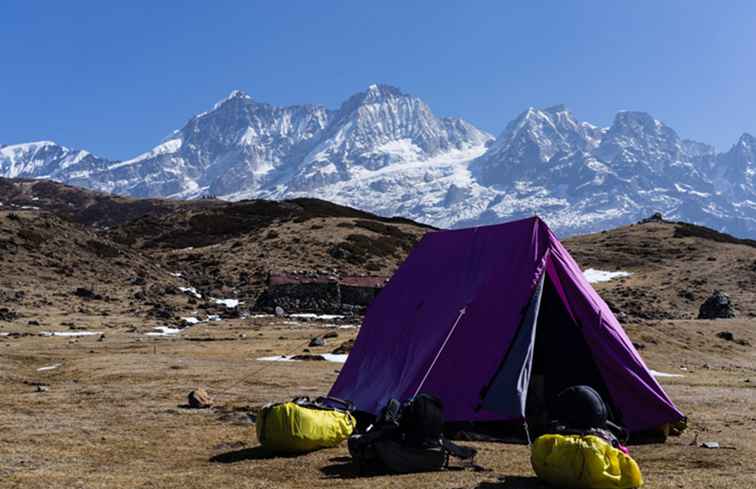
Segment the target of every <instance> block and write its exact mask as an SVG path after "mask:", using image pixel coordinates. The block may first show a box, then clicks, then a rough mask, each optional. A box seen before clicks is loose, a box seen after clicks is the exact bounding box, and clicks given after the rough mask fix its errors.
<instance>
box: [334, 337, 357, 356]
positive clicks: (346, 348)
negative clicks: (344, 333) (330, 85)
mask: <svg viewBox="0 0 756 489" xmlns="http://www.w3.org/2000/svg"><path fill="white" fill-rule="evenodd" d="M352 347H354V340H347V341H345V342H344V343H342V344H341V345H339V347H338V348H336V349H335V350H333V351H332V352H331V353H333V354H334V355H346V354H348V353H349V352H351V351H352Z"/></svg>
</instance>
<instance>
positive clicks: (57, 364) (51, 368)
mask: <svg viewBox="0 0 756 489" xmlns="http://www.w3.org/2000/svg"><path fill="white" fill-rule="evenodd" d="M62 366H63V364H62V363H56V364H55V365H49V366H47V367H39V368H38V369H37V372H46V371H48V370H55V369H56V368H60V367H62Z"/></svg>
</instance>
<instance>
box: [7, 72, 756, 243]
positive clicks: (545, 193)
mask: <svg viewBox="0 0 756 489" xmlns="http://www.w3.org/2000/svg"><path fill="white" fill-rule="evenodd" d="M754 175H756V138H754V137H753V136H752V135H750V134H743V135H742V136H741V137H740V139H739V140H738V141H737V142H736V143H735V144H734V145H733V146H732V148H731V149H729V150H728V151H726V152H724V153H718V152H716V151H715V149H714V148H713V147H712V146H709V145H707V144H704V143H700V142H696V141H691V140H687V139H684V138H682V137H680V136H679V135H678V134H677V133H676V132H675V131H674V130H673V129H672V128H670V127H668V126H666V125H665V124H664V123H662V122H660V121H659V120H656V119H655V118H654V117H653V116H651V115H649V114H647V113H644V112H632V111H623V112H620V113H618V114H617V115H616V116H615V118H614V121H613V122H612V124H611V126H609V127H598V126H596V125H593V124H590V123H588V122H585V121H579V120H578V119H576V117H575V116H574V115H573V114H572V112H570V110H569V109H568V108H567V107H565V106H563V105H556V106H553V107H547V108H533V107H531V108H528V109H527V110H525V111H524V112H522V113H521V114H519V115H518V116H517V117H516V118H515V119H514V120H512V121H511V122H509V123H508V124H507V125H506V127H505V129H504V131H503V132H502V133H501V134H499V135H498V137H494V136H492V135H490V134H488V133H486V132H485V131H482V130H480V129H478V128H476V127H475V126H473V125H472V124H470V123H469V122H466V121H464V120H462V119H459V118H448V117H439V116H436V115H434V114H433V112H432V111H431V109H430V107H428V105H427V104H426V103H425V102H423V101H422V100H421V99H420V98H418V97H416V96H413V95H410V94H406V93H404V92H402V91H401V90H399V89H397V88H394V87H391V86H387V85H371V86H370V87H368V88H367V90H365V91H363V92H360V93H357V94H355V95H353V96H351V97H349V98H348V99H347V100H346V101H345V102H344V103H342V104H341V106H340V107H339V108H338V109H335V110H333V109H329V108H327V107H324V106H321V105H296V106H290V107H276V106H273V105H270V104H266V103H262V102H258V101H256V100H254V99H253V98H251V97H250V96H249V95H246V94H245V93H243V92H241V91H234V92H232V93H231V94H230V95H229V96H228V97H226V98H225V99H223V100H222V101H220V102H218V103H217V104H215V106H214V107H213V108H212V109H211V110H209V111H207V112H203V113H201V114H198V115H196V116H194V117H192V118H191V119H190V120H189V121H188V122H187V123H186V124H185V125H184V127H183V128H181V129H180V130H177V131H175V132H174V133H173V134H171V135H169V136H168V137H167V138H165V139H164V140H163V141H162V142H161V143H160V144H159V145H157V146H156V147H154V148H152V149H151V150H150V151H147V152H145V153H143V154H141V155H138V156H136V157H134V158H131V159H129V160H125V161H116V160H110V159H107V158H103V157H99V156H95V155H93V154H92V153H90V152H88V151H84V150H78V149H70V148H67V147H65V146H61V145H59V144H56V143H54V142H50V141H40V142H32V143H25V144H12V145H3V146H0V176H3V177H7V178H38V179H51V180H56V181H61V182H64V183H67V184H71V185H76V186H81V187H86V188H91V189H95V190H100V191H106V192H111V193H115V194H122V195H129V196H134V197H170V198H179V199H192V198H198V197H203V196H208V195H212V196H217V197H220V198H223V199H227V200H242V199H257V198H264V199H288V198H296V197H317V198H320V199H325V200H330V201H333V202H337V203H340V204H344V205H349V206H352V207H356V208H359V209H363V210H367V211H370V212H374V213H377V214H381V215H397V216H404V217H407V218H410V219H414V220H417V221H420V222H424V223H428V224H431V225H435V226H439V227H463V226H471V225H481V224H491V223H495V222H501V221H506V220H511V219H515V218H519V217H524V216H528V215H532V214H538V215H540V216H542V217H543V218H544V219H545V220H546V221H547V222H548V223H549V225H550V226H551V227H552V228H554V229H555V230H556V231H557V232H558V233H560V234H561V235H570V234H576V233H583V232H589V231H596V230H601V229H606V228H609V227H614V226H617V225H621V224H625V223H628V222H633V221H637V220H638V219H640V218H642V217H647V216H648V215H650V214H652V213H654V212H661V213H662V214H663V215H664V217H665V218H667V219H673V220H685V221H689V222H694V223H698V224H703V225H706V226H709V227H713V228H716V229H718V230H720V231H726V232H728V233H732V234H737V235H741V236H750V237H754V236H756V181H755V180H754Z"/></svg>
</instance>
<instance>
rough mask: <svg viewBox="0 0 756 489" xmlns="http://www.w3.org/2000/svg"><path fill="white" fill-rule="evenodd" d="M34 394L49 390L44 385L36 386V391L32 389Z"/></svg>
mask: <svg viewBox="0 0 756 489" xmlns="http://www.w3.org/2000/svg"><path fill="white" fill-rule="evenodd" d="M34 390H35V391H36V392H47V391H49V390H50V388H49V387H48V386H46V385H38V386H37V387H36V389H34Z"/></svg>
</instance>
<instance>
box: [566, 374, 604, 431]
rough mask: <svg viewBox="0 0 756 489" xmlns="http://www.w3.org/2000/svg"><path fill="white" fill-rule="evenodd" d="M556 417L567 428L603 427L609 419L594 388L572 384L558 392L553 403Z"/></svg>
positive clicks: (602, 402)
mask: <svg viewBox="0 0 756 489" xmlns="http://www.w3.org/2000/svg"><path fill="white" fill-rule="evenodd" d="M554 408H555V412H554V414H555V415H556V418H557V420H558V421H559V422H561V423H563V424H564V425H565V426H566V427H567V428H577V429H590V428H603V427H605V426H606V423H607V421H608V420H609V410H608V409H607V408H606V404H605V403H604V400H603V399H601V395H600V394H599V393H598V392H596V390H595V389H593V388H592V387H589V386H587V385H574V386H572V387H568V388H566V389H564V390H563V391H562V392H560V393H559V394H558V395H557V397H556V402H555V403H554Z"/></svg>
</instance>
